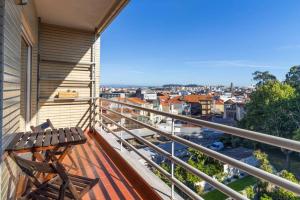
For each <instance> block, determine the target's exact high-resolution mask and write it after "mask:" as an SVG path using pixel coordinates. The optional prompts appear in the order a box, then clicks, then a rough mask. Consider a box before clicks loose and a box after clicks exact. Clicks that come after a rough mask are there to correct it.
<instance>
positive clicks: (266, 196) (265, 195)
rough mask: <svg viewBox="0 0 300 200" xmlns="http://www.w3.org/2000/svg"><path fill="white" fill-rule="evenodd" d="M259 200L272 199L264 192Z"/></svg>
mask: <svg viewBox="0 0 300 200" xmlns="http://www.w3.org/2000/svg"><path fill="white" fill-rule="evenodd" d="M260 200H273V199H272V197H270V196H268V195H267V194H264V195H263V196H262V197H260Z"/></svg>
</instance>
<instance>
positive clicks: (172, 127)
mask: <svg viewBox="0 0 300 200" xmlns="http://www.w3.org/2000/svg"><path fill="white" fill-rule="evenodd" d="M174 128H175V123H174V118H172V124H171V134H172V135H175V130H174ZM174 149H175V143H174V140H172V149H171V154H172V158H173V157H174V156H175V155H174ZM171 176H172V178H174V161H173V160H171ZM171 199H172V200H173V199H174V183H173V182H172V185H171Z"/></svg>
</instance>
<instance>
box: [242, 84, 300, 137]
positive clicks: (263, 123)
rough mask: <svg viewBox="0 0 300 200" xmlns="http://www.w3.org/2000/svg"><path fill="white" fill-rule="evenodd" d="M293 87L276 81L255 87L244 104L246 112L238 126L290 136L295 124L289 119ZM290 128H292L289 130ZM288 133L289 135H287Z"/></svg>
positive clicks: (293, 95) (293, 93) (293, 92)
mask: <svg viewBox="0 0 300 200" xmlns="http://www.w3.org/2000/svg"><path fill="white" fill-rule="evenodd" d="M295 96H296V93H295V89H294V88H292V87H291V86H289V85H288V84H284V83H280V82H278V81H275V82H268V83H266V84H264V85H261V86H259V87H257V89H256V91H254V92H253V93H252V94H251V100H250V102H248V103H247V104H246V111H247V114H246V116H245V117H244V119H243V120H242V121H241V122H240V123H239V126H240V127H242V128H246V129H249V130H254V131H259V132H264V133H267V134H270V135H275V136H280V137H288V138H291V135H292V132H293V131H294V128H295V126H294V125H292V126H291V123H293V122H294V121H290V118H292V117H293V116H291V115H290V111H291V106H292V105H291V102H290V100H291V99H293V98H295ZM291 129H292V130H291ZM288 135H289V136H288Z"/></svg>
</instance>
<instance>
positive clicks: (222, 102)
mask: <svg viewBox="0 0 300 200" xmlns="http://www.w3.org/2000/svg"><path fill="white" fill-rule="evenodd" d="M215 104H216V105H224V101H223V100H222V99H218V100H216V101H215Z"/></svg>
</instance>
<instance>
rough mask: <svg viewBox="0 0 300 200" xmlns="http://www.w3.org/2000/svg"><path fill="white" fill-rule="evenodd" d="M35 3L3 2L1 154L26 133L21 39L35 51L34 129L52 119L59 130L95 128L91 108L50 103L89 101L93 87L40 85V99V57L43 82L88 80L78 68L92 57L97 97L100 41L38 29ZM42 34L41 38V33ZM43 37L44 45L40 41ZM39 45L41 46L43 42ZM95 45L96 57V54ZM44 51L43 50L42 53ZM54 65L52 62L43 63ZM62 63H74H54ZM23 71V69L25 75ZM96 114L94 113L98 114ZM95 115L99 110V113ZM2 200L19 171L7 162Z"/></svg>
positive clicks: (2, 169) (86, 69)
mask: <svg viewBox="0 0 300 200" xmlns="http://www.w3.org/2000/svg"><path fill="white" fill-rule="evenodd" d="M35 10H36V9H35V6H34V4H33V1H32V0H29V3H28V4H27V5H26V6H18V5H16V4H15V1H14V0H5V1H4V0H0V25H1V27H4V28H1V34H0V37H2V38H1V40H0V47H1V50H0V51H1V52H0V55H1V58H0V63H1V67H2V66H3V70H2V71H1V79H0V83H1V88H0V90H1V96H0V97H1V101H0V102H1V108H0V110H1V120H0V124H1V126H2V129H1V134H0V136H1V139H2V140H1V145H2V146H1V148H2V149H1V151H2V150H3V149H4V148H5V147H6V146H7V144H8V141H9V140H8V138H9V137H10V136H11V133H15V132H19V131H24V129H25V123H24V116H23V115H24V114H23V113H24V110H25V106H26V105H25V104H24V102H23V100H24V92H25V91H24V88H22V85H24V84H25V83H24V79H22V78H21V76H22V75H23V74H24V73H23V74H22V68H21V38H22V34H23V33H24V32H25V33H26V37H28V38H29V40H30V43H31V45H32V72H31V120H30V124H31V125H37V124H39V123H41V122H44V121H45V120H46V119H47V118H49V119H51V120H52V122H53V124H54V126H56V127H69V126H80V127H82V128H87V127H88V125H89V124H90V123H91V117H92V116H91V113H92V112H91V110H92V109H93V108H91V106H90V104H89V102H88V101H83V102H69V101H66V102H63V103H62V102H57V101H56V102H47V100H49V99H51V98H53V97H54V96H55V95H56V94H57V92H58V91H60V90H62V91H66V90H67V89H72V90H73V89H74V90H76V91H78V92H79V96H80V97H90V95H91V94H90V90H91V89H90V88H91V84H90V83H89V82H86V83H80V84H78V83H70V82H66V81H49V80H40V84H39V86H40V87H39V88H40V92H39V96H40V97H43V98H44V99H43V100H41V101H40V102H39V103H38V101H37V97H38V52H40V57H41V59H42V60H44V61H41V62H40V66H39V70H40V76H41V77H42V78H45V77H48V78H49V77H51V76H52V77H56V78H61V79H75V80H89V79H91V77H90V76H91V73H90V70H89V67H88V66H86V65H85V66H83V65H80V64H79V63H80V62H91V61H92V58H93V56H92V54H93V53H92V52H95V61H96V67H95V69H96V72H95V74H96V92H95V94H96V96H97V97H98V94H99V67H100V64H99V63H100V39H97V40H96V42H94V34H93V33H91V32H85V31H80V30H72V29H69V28H63V27H57V26H53V25H46V24H42V25H41V26H40V29H39V23H38V18H37V16H36V12H35ZM39 32H40V33H39ZM38 35H40V40H38ZM39 41H40V42H39ZM93 44H95V45H94V51H93V48H92V47H93ZM39 45H40V49H39ZM45 60H52V61H45ZM54 60H57V61H64V62H71V63H73V64H70V63H63V62H61V63H57V62H53V61H54ZM23 71H24V69H23ZM95 110H96V109H95ZM96 112H97V110H96ZM0 174H1V176H0V178H1V179H0V182H1V183H0V187H1V188H0V193H1V195H0V200H1V199H3V200H6V199H10V198H11V197H12V196H13V195H14V193H15V186H16V184H17V181H18V179H17V178H18V174H19V172H18V170H17V168H16V166H15V165H14V163H13V162H12V161H11V160H10V159H9V158H6V159H4V160H1V166H0Z"/></svg>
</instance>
